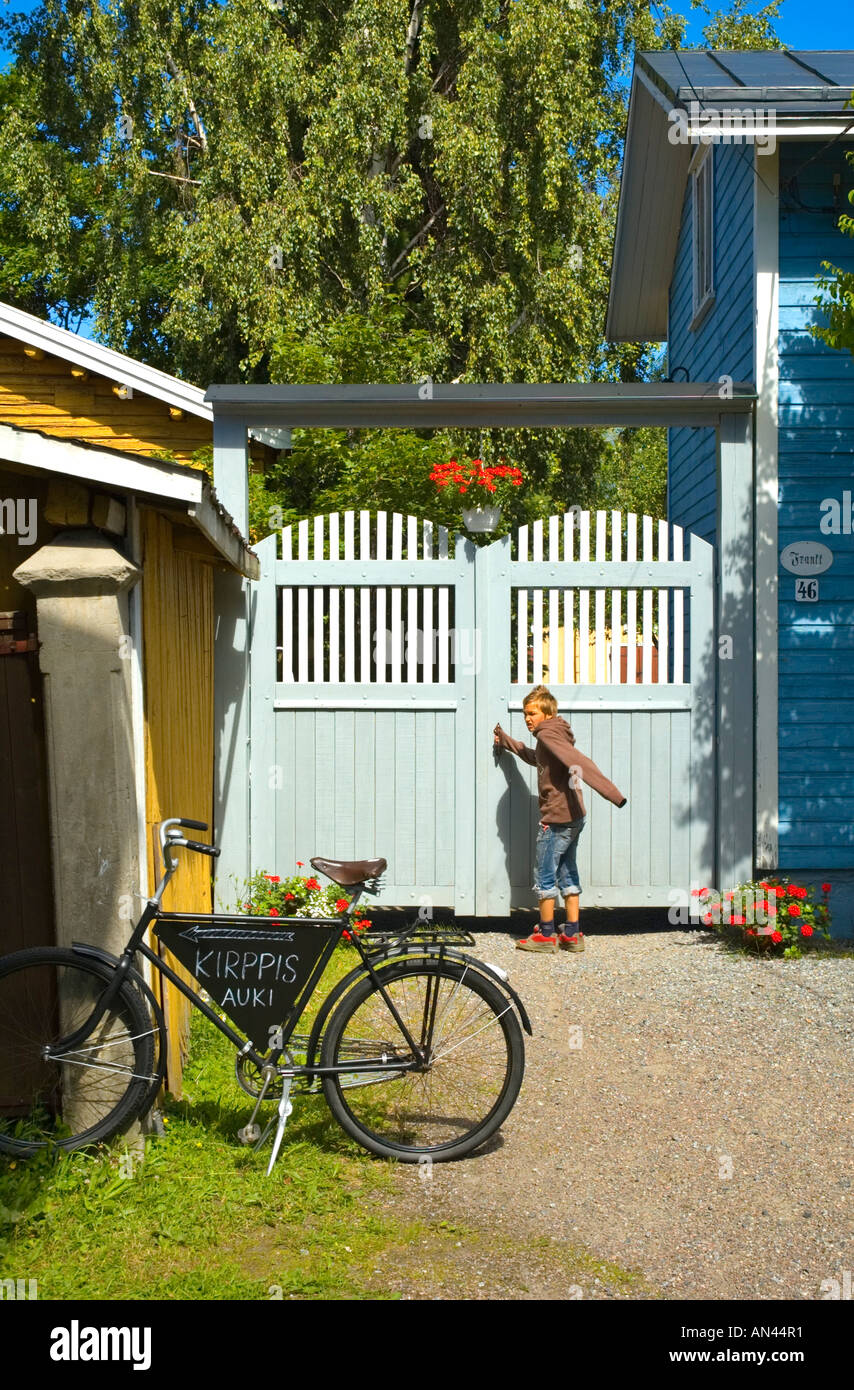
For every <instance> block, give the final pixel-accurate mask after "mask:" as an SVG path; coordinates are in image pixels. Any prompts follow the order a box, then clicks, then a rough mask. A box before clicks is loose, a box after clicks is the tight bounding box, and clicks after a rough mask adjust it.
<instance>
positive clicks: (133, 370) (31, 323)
mask: <svg viewBox="0 0 854 1390" xmlns="http://www.w3.org/2000/svg"><path fill="white" fill-rule="evenodd" d="M0 334H3V335H5V337H7V338H15V339H17V340H18V341H19V342H21V343H26V345H27V346H28V347H35V348H40V349H41V351H42V352H46V353H49V354H50V355H51V356H53V357H62V358H64V359H65V361H67V362H73V363H74V365H75V366H76V367H84V368H86V370H87V371H90V372H94V373H96V375H98V376H105V377H108V378H110V379H111V380H112V381H114V382H116V384H117V385H119V386H130V387H132V388H133V390H135V391H140V392H142V393H143V394H144V395H147V396H154V397H155V398H156V399H157V400H161V401H163V402H164V403H165V404H166V405H170V406H174V407H176V408H177V409H179V410H186V411H189V413H190V414H191V415H197V416H199V418H200V419H202V420H209V421H210V422H211V423H212V422H213V410H212V409H211V407H210V406H209V405H208V404H207V403H206V402H205V399H204V396H205V393H204V391H202V390H201V388H200V387H198V386H191V385H190V383H189V382H187V381H179V379H178V378H177V377H174V376H170V375H169V373H168V372H161V371H159V370H158V369H157V368H156V367H147V366H146V365H145V363H144V362H138V361H137V360H136V358H134V357H127V356H126V355H125V354H124V353H123V352H116V351H114V349H113V348H108V347H103V346H102V344H101V343H94V342H92V340H91V339H90V338H81V337H80V335H79V334H78V333H72V332H70V331H69V329H67V328H59V327H58V326H57V325H56V324H54V323H48V322H47V320H46V319H40V318H36V316H35V315H34V314H27V313H25V312H24V310H23V309H16V308H15V307H14V305H12V304H3V303H1V302H0Z"/></svg>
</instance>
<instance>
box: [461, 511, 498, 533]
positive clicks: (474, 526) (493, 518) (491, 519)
mask: <svg viewBox="0 0 854 1390" xmlns="http://www.w3.org/2000/svg"><path fill="white" fill-rule="evenodd" d="M500 520H501V508H500V507H463V525H464V526H465V528H466V530H467V531H494V530H495V528H496V526H497V525H498V523H499V521H500Z"/></svg>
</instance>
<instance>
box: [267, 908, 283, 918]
mask: <svg viewBox="0 0 854 1390" xmlns="http://www.w3.org/2000/svg"><path fill="white" fill-rule="evenodd" d="M267 916H268V917H280V916H281V913H280V912H279V909H278V908H277V907H271V908H270V911H269V912H268V913H267Z"/></svg>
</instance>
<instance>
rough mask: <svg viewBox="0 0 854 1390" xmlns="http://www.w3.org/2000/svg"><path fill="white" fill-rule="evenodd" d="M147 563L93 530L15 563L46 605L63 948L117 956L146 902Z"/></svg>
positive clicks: (44, 642)
mask: <svg viewBox="0 0 854 1390" xmlns="http://www.w3.org/2000/svg"><path fill="white" fill-rule="evenodd" d="M141 573H142V571H141V570H140V569H139V567H138V566H137V565H135V564H133V562H132V561H130V560H128V559H127V558H126V556H125V555H123V554H122V552H121V551H120V550H119V549H118V547H117V546H116V545H114V544H113V543H112V541H110V540H108V539H107V538H106V537H105V536H103V535H101V534H100V533H99V532H98V531H94V530H89V529H85V530H69V531H62V532H60V533H59V534H58V535H56V536H55V537H54V539H53V540H52V541H50V542H49V543H48V544H47V545H44V546H42V547H41V549H40V550H37V551H36V552H35V553H34V554H33V555H31V556H30V557H29V558H28V559H27V560H25V561H24V562H23V564H21V565H19V566H18V568H17V569H16V570H15V578H16V579H17V580H18V582H19V583H20V584H23V585H24V586H25V587H26V588H28V589H30V590H31V591H32V592H33V594H34V595H35V599H36V608H37V615H38V634H39V641H40V643H41V647H40V651H39V664H40V666H41V670H42V673H43V675H44V692H45V735H46V741H47V759H48V786H49V798H50V821H51V855H52V861H53V881H54V900H55V903H56V940H57V945H59V946H68V945H70V943H71V942H72V941H74V940H78V941H88V942H92V943H93V944H95V945H97V946H101V947H103V948H104V949H105V950H107V951H112V952H114V953H116V954H117V953H118V952H120V951H121V949H122V947H123V946H124V945H125V943H126V941H127V937H128V934H129V929H130V925H131V923H132V921H134V920H135V919H136V918H137V917H138V915H139V912H140V911H141V905H140V903H139V902H138V901H137V900H136V899H135V898H133V896H132V894H133V893H134V891H135V890H137V889H138V885H139V849H138V845H139V834H138V822H137V797H136V785H135V778H134V740H133V714H132V704H131V662H130V660H129V657H130V639H129V637H128V631H129V628H128V594H127V591H128V589H129V588H130V587H131V586H132V585H133V584H135V583H136V582H137V580H138V579H139V578H140V577H141Z"/></svg>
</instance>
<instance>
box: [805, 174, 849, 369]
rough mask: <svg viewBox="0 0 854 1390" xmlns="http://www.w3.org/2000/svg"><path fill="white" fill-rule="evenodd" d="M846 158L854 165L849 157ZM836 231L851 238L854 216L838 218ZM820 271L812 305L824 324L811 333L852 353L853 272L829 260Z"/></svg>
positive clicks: (813, 326) (830, 344)
mask: <svg viewBox="0 0 854 1390" xmlns="http://www.w3.org/2000/svg"><path fill="white" fill-rule="evenodd" d="M846 158H847V159H848V162H849V163H850V164H851V165H852V166H854V159H852V157H851V155H850V154H849V155H847V156H846ZM848 200H849V202H852V203H854V189H852V190H851V191H850V192H849V194H848ZM839 230H840V231H841V232H844V234H845V235H846V236H854V217H850V216H847V215H845V216H842V217H840V219H839ZM822 269H823V270H824V271H825V272H826V273H825V274H824V275H819V276H818V278H817V281H816V284H817V286H818V294H817V295H816V297H815V301H814V302H815V304H816V305H817V306H818V307H819V308H820V309H821V310H822V311H823V318H824V321H823V322H822V323H818V324H813V325H812V327H811V328H810V332H811V333H812V335H813V337H814V338H819V339H820V340H821V341H822V342H824V343H827V345H828V347H832V348H838V349H841V350H842V351H847V352H853V353H854V271H850V270H841V269H840V267H839V266H836V265H833V264H832V262H830V261H822Z"/></svg>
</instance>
